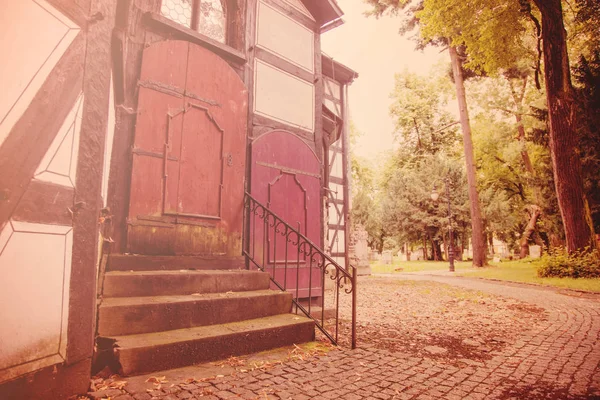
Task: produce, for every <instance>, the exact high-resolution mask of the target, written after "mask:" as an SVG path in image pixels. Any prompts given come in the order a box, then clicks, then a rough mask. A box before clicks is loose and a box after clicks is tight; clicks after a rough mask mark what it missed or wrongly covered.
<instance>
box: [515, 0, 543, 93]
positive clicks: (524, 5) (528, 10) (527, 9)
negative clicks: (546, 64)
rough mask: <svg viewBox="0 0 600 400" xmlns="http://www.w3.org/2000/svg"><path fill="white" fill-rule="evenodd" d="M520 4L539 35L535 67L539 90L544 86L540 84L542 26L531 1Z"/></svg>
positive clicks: (525, 0) (521, 0)
mask: <svg viewBox="0 0 600 400" xmlns="http://www.w3.org/2000/svg"><path fill="white" fill-rule="evenodd" d="M519 4H520V5H521V12H522V13H524V14H527V16H528V17H529V19H531V20H532V21H533V23H534V24H535V30H536V34H537V51H538V54H537V60H536V66H535V87H536V88H537V90H541V89H542V85H541V84H540V63H541V59H542V44H541V43H542V26H541V25H540V21H538V20H537V18H536V17H535V16H534V15H533V14H532V13H531V4H530V3H529V0H519Z"/></svg>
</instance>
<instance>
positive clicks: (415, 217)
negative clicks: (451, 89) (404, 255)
mask: <svg viewBox="0 0 600 400" xmlns="http://www.w3.org/2000/svg"><path fill="white" fill-rule="evenodd" d="M446 178H447V179H448V183H449V189H450V202H451V207H452V213H453V228H454V229H455V231H457V230H462V227H463V226H465V225H466V221H468V218H469V211H468V210H469V206H468V195H467V192H466V187H467V185H466V177H465V173H464V170H463V168H462V165H461V163H460V162H458V161H456V160H452V159H449V158H447V157H446V156H445V155H444V154H441V153H440V154H436V155H427V156H422V157H418V158H415V159H413V160H411V162H405V163H404V165H403V166H402V167H400V168H395V169H394V170H393V171H390V173H389V181H387V182H384V183H383V187H382V198H381V212H382V219H383V221H385V224H386V226H387V229H388V230H389V231H390V232H391V233H392V235H393V236H395V237H397V238H398V240H399V241H400V243H402V242H420V240H421V239H422V238H423V236H424V235H431V236H432V237H433V238H440V237H441V235H442V234H443V233H445V232H446V228H447V226H448V210H447V202H448V197H447V196H446V192H445V190H444V180H445V179H446ZM434 187H435V188H436V190H437V191H438V192H439V193H440V197H439V199H438V201H437V202H435V201H433V200H432V199H431V192H432V190H433V188H434Z"/></svg>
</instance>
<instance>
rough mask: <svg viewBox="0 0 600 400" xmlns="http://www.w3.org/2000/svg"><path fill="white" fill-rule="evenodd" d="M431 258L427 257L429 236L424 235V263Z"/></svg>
mask: <svg viewBox="0 0 600 400" xmlns="http://www.w3.org/2000/svg"><path fill="white" fill-rule="evenodd" d="M428 259H429V257H428V256H427V235H425V234H423V261H427V260H428Z"/></svg>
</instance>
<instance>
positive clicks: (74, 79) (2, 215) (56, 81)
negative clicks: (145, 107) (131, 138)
mask: <svg viewBox="0 0 600 400" xmlns="http://www.w3.org/2000/svg"><path fill="white" fill-rule="evenodd" d="M85 47H86V38H85V32H83V31H82V32H80V33H79V35H77V37H76V38H75V40H73V43H71V46H69V48H68V49H67V51H66V52H65V54H63V56H62V58H61V59H60V61H59V62H58V63H57V64H56V66H55V67H54V69H53V70H52V72H51V73H50V75H49V76H48V78H47V79H46V81H45V82H44V84H43V85H42V87H41V88H40V90H38V92H37V94H36V95H35V97H34V98H33V100H32V101H31V103H30V105H29V107H28V108H27V110H26V111H25V112H24V113H23V115H22V116H21V118H20V119H19V121H18V122H17V123H16V124H15V126H14V127H13V129H12V130H11V132H10V134H9V135H8V137H7V138H6V140H5V141H4V143H3V144H2V146H1V147H0V171H11V173H0V188H1V190H2V192H1V193H0V226H3V225H4V223H5V222H6V221H7V220H8V219H9V218H10V216H11V214H12V213H13V211H14V210H15V208H16V206H17V204H18V203H19V199H20V198H21V197H22V196H23V194H24V193H25V190H26V189H27V186H28V184H29V182H30V181H31V178H32V177H33V174H34V172H35V170H36V169H37V167H38V165H39V164H40V162H41V161H42V158H43V157H44V155H45V154H46V151H47V150H48V148H49V147H50V145H51V143H52V141H53V140H54V138H55V136H56V134H57V132H58V131H59V129H60V127H61V125H62V123H63V121H64V120H65V118H66V117H67V115H68V114H69V112H70V111H71V108H72V107H73V104H74V103H75V100H76V99H77V97H78V96H79V94H80V93H81V89H82V79H83V63H82V60H83V58H84V55H85Z"/></svg>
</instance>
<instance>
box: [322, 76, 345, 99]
mask: <svg viewBox="0 0 600 400" xmlns="http://www.w3.org/2000/svg"><path fill="white" fill-rule="evenodd" d="M323 82H324V83H325V93H326V94H328V95H330V96H332V97H334V98H336V99H337V100H340V99H341V90H342V87H341V86H340V84H339V83H337V82H336V81H334V80H333V79H329V78H327V77H323Z"/></svg>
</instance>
